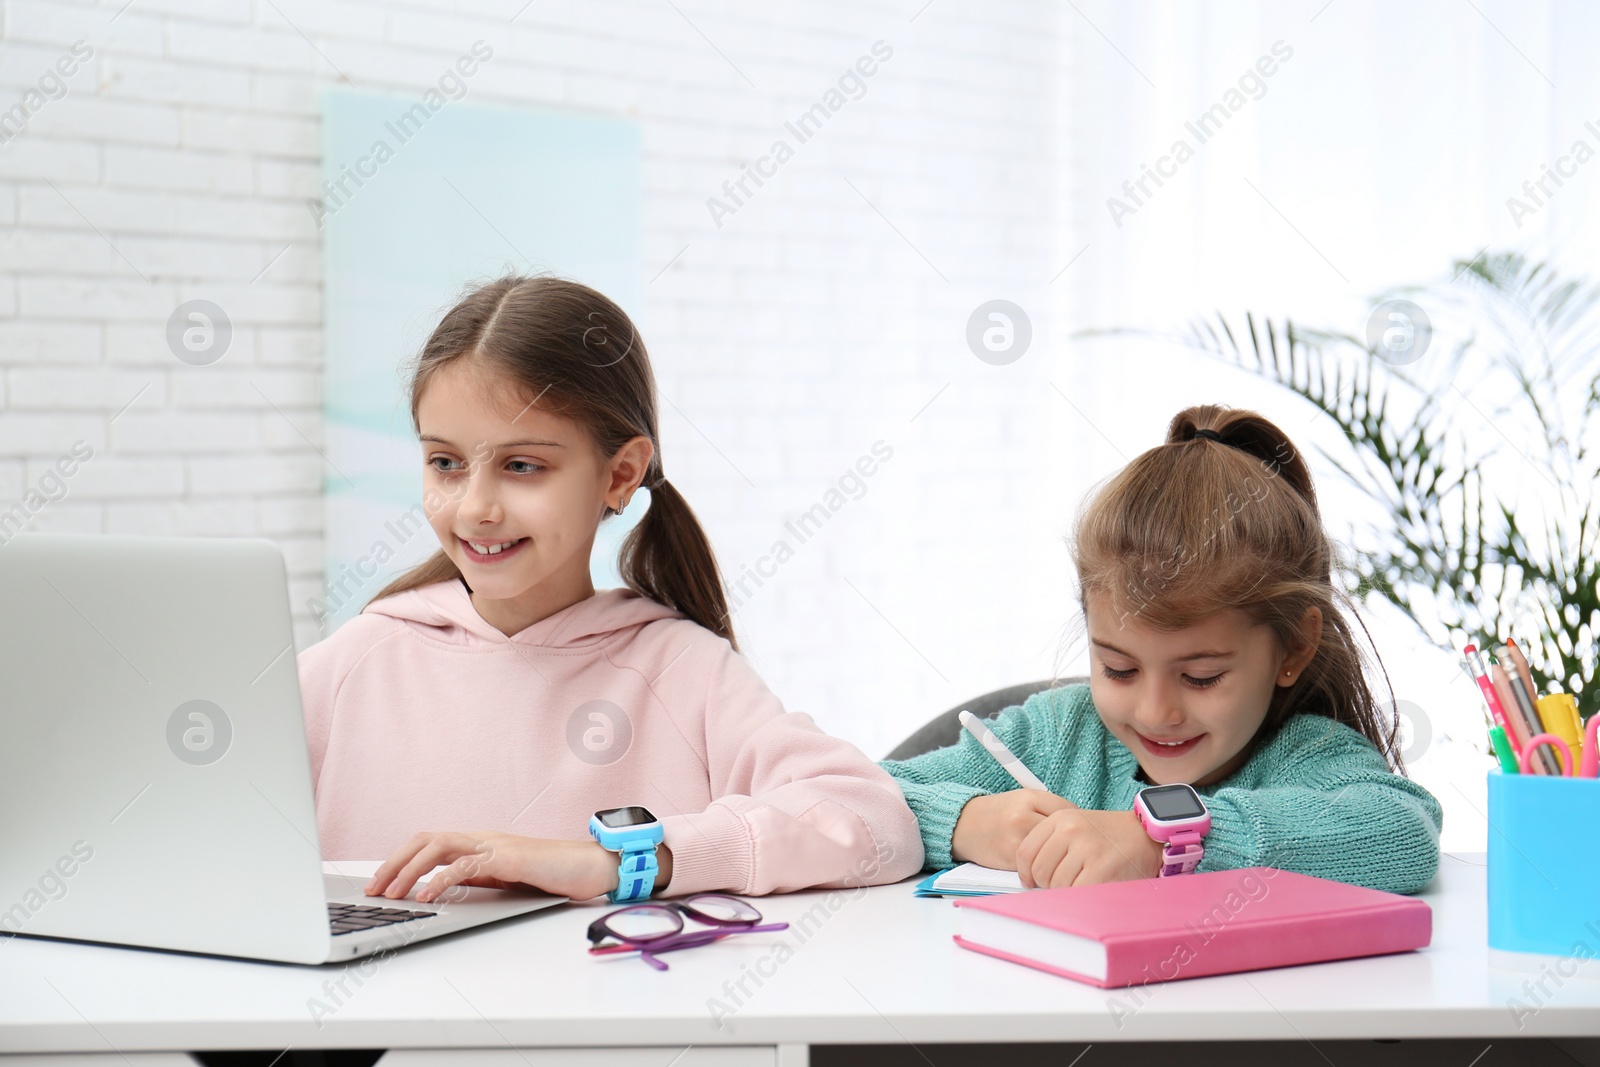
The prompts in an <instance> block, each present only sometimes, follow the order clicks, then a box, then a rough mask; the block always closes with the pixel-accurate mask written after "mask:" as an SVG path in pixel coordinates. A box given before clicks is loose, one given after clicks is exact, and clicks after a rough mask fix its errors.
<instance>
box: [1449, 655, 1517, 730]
mask: <svg viewBox="0 0 1600 1067" xmlns="http://www.w3.org/2000/svg"><path fill="white" fill-rule="evenodd" d="M1461 651H1462V654H1464V655H1465V656H1466V657H1467V667H1468V668H1469V669H1470V670H1471V672H1472V677H1473V678H1474V679H1476V680H1477V683H1478V689H1479V690H1480V691H1481V692H1482V693H1483V702H1484V703H1485V704H1487V705H1489V714H1490V715H1493V716H1494V724H1495V725H1496V726H1498V727H1500V731H1501V732H1502V733H1504V734H1505V735H1507V739H1508V740H1509V741H1510V743H1511V748H1512V751H1514V752H1521V751H1522V738H1521V737H1519V736H1518V734H1517V731H1516V730H1515V729H1514V728H1513V727H1512V725H1511V721H1510V720H1509V719H1508V718H1507V717H1506V711H1505V708H1504V707H1502V706H1501V704H1500V697H1499V695H1498V694H1497V693H1496V692H1495V688H1494V684H1493V683H1492V682H1490V681H1489V672H1488V671H1487V670H1485V669H1484V666H1483V657H1482V656H1481V655H1479V654H1478V646H1477V645H1468V646H1467V647H1466V648H1464V649H1462V650H1461Z"/></svg>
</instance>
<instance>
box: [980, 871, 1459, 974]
mask: <svg viewBox="0 0 1600 1067" xmlns="http://www.w3.org/2000/svg"><path fill="white" fill-rule="evenodd" d="M955 906H956V907H958V908H960V909H961V911H960V913H959V919H960V924H961V932H960V933H959V934H957V935H956V939H955V940H956V944H958V945H960V946H961V947H962V948H970V949H972V950H973V951H975V952H982V953H985V954H986V955H990V956H998V957H999V958H1000V959H1003V960H1010V961H1012V962H1013V963H1020V964H1023V965H1024V966H1027V967H1036V968H1038V969H1039V970H1041V971H1049V972H1050V973H1051V974H1059V975H1061V976H1062V977H1064V978H1073V979H1076V980H1077V981H1080V982H1088V983H1089V984H1090V985H1096V986H1099V987H1101V988H1102V989H1111V988H1114V987H1118V986H1129V985H1142V984H1144V983H1146V982H1165V981H1171V980H1173V979H1176V978H1199V977H1202V976H1204V975H1208V974H1231V973H1233V972H1235V971H1256V970H1261V969H1263V968H1267V967H1289V966H1293V965H1295V964H1300V963H1320V962H1322V961H1323V960H1342V959H1350V958H1352V957H1355V956H1377V955H1381V954H1383V953H1388V952H1406V951H1409V950H1411V949H1417V948H1422V947H1424V946H1426V945H1427V944H1428V942H1429V940H1430V939H1431V938H1432V936H1433V910H1432V909H1431V908H1429V907H1428V905H1427V903H1426V902H1425V901H1421V900H1418V899H1416V898H1415V897H1407V896H1401V895H1400V894H1398V893H1385V892H1382V891H1381V890H1377V889H1367V888H1365V887H1362V886H1356V885H1350V884H1348V883H1345V882H1334V881H1329V880H1328V879H1326V878H1313V877H1312V876H1310V875H1305V874H1297V873H1295V872H1293V871H1282V870H1278V869H1277V868H1274V867H1243V868H1240V869H1238V870H1233V871H1208V872H1206V873H1204V874H1189V875H1182V876H1178V877H1173V878H1146V879H1140V880H1137V881H1131V882H1105V883H1102V884H1100V885H1088V886H1076V887H1072V888H1068V889H1037V890H1033V891H1032V892H1027V893H1015V894H1010V895H1006V896H991V897H969V898H964V899H961V900H957V901H956V902H955Z"/></svg>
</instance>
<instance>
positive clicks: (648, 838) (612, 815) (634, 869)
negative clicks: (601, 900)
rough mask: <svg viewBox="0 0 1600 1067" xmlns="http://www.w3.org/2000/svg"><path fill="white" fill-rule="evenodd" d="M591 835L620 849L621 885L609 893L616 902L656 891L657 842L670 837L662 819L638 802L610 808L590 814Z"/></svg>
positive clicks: (605, 845)
mask: <svg viewBox="0 0 1600 1067" xmlns="http://www.w3.org/2000/svg"><path fill="white" fill-rule="evenodd" d="M589 835H590V836H591V837H593V838H594V839H595V840H596V841H598V842H600V847H601V848H606V849H610V850H611V851H612V852H616V853H619V855H618V857H617V859H618V865H617V888H615V889H613V890H612V891H611V892H609V893H607V894H606V899H607V900H610V901H611V903H613V904H631V903H633V902H634V901H636V900H647V899H649V897H650V894H651V893H652V892H654V891H655V887H656V873H657V872H658V871H659V870H660V868H659V867H658V866H657V865H656V846H657V845H659V844H661V842H662V840H663V839H664V838H665V837H666V831H665V830H664V829H663V828H662V826H661V820H660V819H658V818H656V817H655V816H654V815H652V814H650V809H649V808H642V807H640V806H639V805H637V804H633V805H630V806H628V807H625V808H607V809H606V810H605V811H597V812H595V813H594V814H593V815H591V816H589Z"/></svg>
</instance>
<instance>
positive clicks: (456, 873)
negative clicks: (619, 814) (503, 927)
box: [366, 831, 672, 904]
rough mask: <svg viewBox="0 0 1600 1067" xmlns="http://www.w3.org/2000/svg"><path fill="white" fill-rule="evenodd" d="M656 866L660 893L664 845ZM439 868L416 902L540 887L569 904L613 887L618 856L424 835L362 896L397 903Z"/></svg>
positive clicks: (489, 834) (560, 844)
mask: <svg viewBox="0 0 1600 1067" xmlns="http://www.w3.org/2000/svg"><path fill="white" fill-rule="evenodd" d="M656 862H657V863H659V864H660V865H661V872H660V874H659V875H657V877H656V887H657V889H658V890H659V889H661V888H664V887H665V886H666V884H667V883H668V882H669V881H671V879H672V853H671V852H670V851H669V850H668V849H667V847H666V846H665V845H661V846H659V847H658V848H657V850H656ZM441 864H448V866H447V867H445V869H444V870H442V871H440V872H439V873H438V874H436V875H434V877H433V878H432V879H431V880H429V882H428V884H427V885H425V886H423V887H422V888H421V889H420V890H418V891H417V902H418V903H419V904H428V903H432V902H433V901H435V900H437V899H439V898H440V897H441V896H443V895H444V894H445V893H446V892H447V891H448V890H449V889H450V888H451V887H452V886H456V885H467V886H483V887H487V888H490V889H538V890H543V891H544V892H546V893H553V894H554V895H556V896H561V897H569V898H571V899H573V900H588V899H590V898H591V897H597V896H600V895H601V894H602V893H608V892H610V891H611V890H613V889H615V888H616V887H617V854H616V853H615V852H610V851H607V850H606V849H604V848H601V847H600V844H599V843H598V842H595V841H552V840H547V839H544V838H536V837H521V836H519V835H517V834H506V833H499V832H496V831H481V832H478V833H470V834H466V833H428V832H423V833H418V834H415V835H413V836H412V837H411V839H410V840H408V841H407V842H406V843H405V844H404V845H401V846H400V847H399V848H398V849H396V850H395V852H394V854H393V855H391V856H390V857H389V858H388V859H387V860H385V861H384V862H383V865H382V866H380V867H379V868H378V870H377V873H375V874H374V875H373V876H372V880H371V881H370V882H368V883H367V886H366V893H367V895H368V896H377V895H379V894H382V895H383V896H386V897H389V898H390V899H394V900H398V899H401V898H403V897H404V896H405V895H406V894H407V893H409V892H410V891H411V887H412V886H413V885H415V884H416V882H417V879H419V878H421V877H422V876H423V875H425V874H427V873H428V872H429V871H431V870H433V868H435V867H437V866H440V865H441Z"/></svg>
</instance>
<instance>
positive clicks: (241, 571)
mask: <svg viewBox="0 0 1600 1067" xmlns="http://www.w3.org/2000/svg"><path fill="white" fill-rule="evenodd" d="M0 605H3V608H4V611H3V613H0V686H3V694H0V812H3V813H4V814H3V815H0V930H6V931H14V932H21V933H28V934H43V935H48V936H55V937H70V938H80V939H85V940H95V941H109V942H116V943H122V944H135V945H148V946H152V947H159V948H171V949H182V950H189V951H195V952H209V953H220V954H225V955H237V956H253V957H257V958H263V959H279V960H289V961H297V962H306V963H316V962H321V961H323V960H325V959H327V957H328V953H329V940H330V938H329V932H328V921H327V912H326V903H325V899H326V898H325V897H324V894H323V880H322V873H321V866H320V853H319V850H318V846H317V823H316V813H315V810H314V808H313V804H312V791H311V773H310V766H309V761H308V758H307V754H306V741H305V725H304V721H303V719H302V717H301V708H300V687H299V676H298V672H297V669H296V662H295V650H294V643H293V632H292V629H291V623H290V613H289V599H288V583H287V575H286V572H285V568H284V562H283V555H282V552H281V551H280V550H279V549H278V547H277V546H276V545H275V544H273V542H271V541H268V540H264V539H257V538H248V539H246V538H188V537H132V536H98V535H93V534H28V533H24V534H18V535H17V536H15V537H13V538H12V539H11V540H10V541H9V542H7V543H6V544H4V545H3V546H0Z"/></svg>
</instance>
